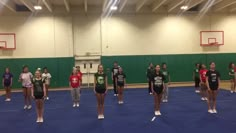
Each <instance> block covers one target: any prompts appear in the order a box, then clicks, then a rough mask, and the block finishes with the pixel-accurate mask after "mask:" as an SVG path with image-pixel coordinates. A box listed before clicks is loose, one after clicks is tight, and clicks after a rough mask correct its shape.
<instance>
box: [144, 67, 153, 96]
mask: <svg viewBox="0 0 236 133" xmlns="http://www.w3.org/2000/svg"><path fill="white" fill-rule="evenodd" d="M154 71H155V69H154V68H153V64H152V63H150V64H149V67H148V69H147V72H146V74H147V81H148V93H149V94H150V95H152V87H151V86H152V76H153V74H154Z"/></svg>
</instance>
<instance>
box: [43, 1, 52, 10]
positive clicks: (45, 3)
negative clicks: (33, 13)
mask: <svg viewBox="0 0 236 133" xmlns="http://www.w3.org/2000/svg"><path fill="white" fill-rule="evenodd" d="M42 1H43V4H44V5H45V6H46V7H47V9H48V11H49V12H52V5H51V3H49V2H48V0H42Z"/></svg>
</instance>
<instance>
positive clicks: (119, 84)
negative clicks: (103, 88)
mask: <svg viewBox="0 0 236 133" xmlns="http://www.w3.org/2000/svg"><path fill="white" fill-rule="evenodd" d="M117 86H119V87H124V86H125V84H124V83H119V82H118V83H117Z"/></svg>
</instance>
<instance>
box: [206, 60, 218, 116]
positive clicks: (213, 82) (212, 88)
mask: <svg viewBox="0 0 236 133" xmlns="http://www.w3.org/2000/svg"><path fill="white" fill-rule="evenodd" d="M206 84H207V88H208V101H207V103H208V112H209V113H217V110H216V97H217V93H218V90H219V86H220V73H219V72H218V71H217V70H215V63H214V62H211V63H210V70H209V71H208V72H207V73H206Z"/></svg>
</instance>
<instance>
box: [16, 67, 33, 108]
mask: <svg viewBox="0 0 236 133" xmlns="http://www.w3.org/2000/svg"><path fill="white" fill-rule="evenodd" d="M32 78H33V75H32V73H31V72H29V68H28V66H24V67H23V72H22V73H21V74H20V77H19V81H20V82H22V88H23V93H24V102H25V106H24V109H31V108H32V106H31V88H32V83H31V79H32Z"/></svg>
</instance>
